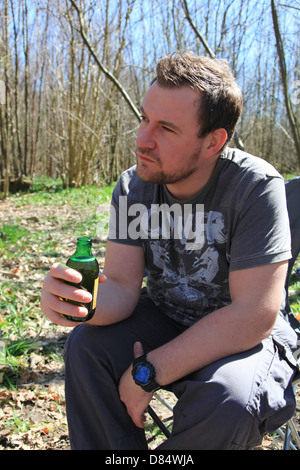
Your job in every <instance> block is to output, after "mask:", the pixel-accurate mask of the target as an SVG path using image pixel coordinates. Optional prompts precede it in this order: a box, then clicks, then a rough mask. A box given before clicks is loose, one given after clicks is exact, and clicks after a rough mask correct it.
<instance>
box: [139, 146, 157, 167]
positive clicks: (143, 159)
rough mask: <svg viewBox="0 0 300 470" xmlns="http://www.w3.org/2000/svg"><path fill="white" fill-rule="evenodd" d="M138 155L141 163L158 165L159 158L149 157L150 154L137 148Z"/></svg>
mask: <svg viewBox="0 0 300 470" xmlns="http://www.w3.org/2000/svg"><path fill="white" fill-rule="evenodd" d="M136 155H137V158H138V160H139V161H140V162H144V163H158V159H157V158H153V157H152V156H151V155H149V154H148V153H146V152H144V151H143V150H141V149H139V148H137V151H136Z"/></svg>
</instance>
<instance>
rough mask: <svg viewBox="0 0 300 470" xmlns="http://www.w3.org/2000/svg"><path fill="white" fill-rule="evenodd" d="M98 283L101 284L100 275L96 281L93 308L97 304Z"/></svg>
mask: <svg viewBox="0 0 300 470" xmlns="http://www.w3.org/2000/svg"><path fill="white" fill-rule="evenodd" d="M98 284H99V277H97V278H96V279H95V282H94V292H93V306H92V309H93V310H94V308H96V304H97V294H98Z"/></svg>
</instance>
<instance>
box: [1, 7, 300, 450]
mask: <svg viewBox="0 0 300 470" xmlns="http://www.w3.org/2000/svg"><path fill="white" fill-rule="evenodd" d="M299 33H300V0H289V1H288V0H287V1H285V0H281V1H279V0H276V1H275V0H164V1H158V0H0V450H2V449H5V450H8V449H14V450H15V449H69V448H70V444H69V438H68V431H67V420H66V414H65V396H64V364H63V358H62V354H63V345H64V343H65V340H66V338H67V336H68V334H69V329H68V328H63V327H57V326H56V325H53V324H52V323H51V322H49V321H48V320H47V319H46V317H45V316H44V315H43V314H42V312H41V310H40V306H39V302H40V293H41V288H42V283H43V279H44V277H45V275H46V272H48V270H49V266H51V264H53V263H54V262H55V261H58V260H59V261H63V262H64V261H66V260H67V258H68V257H69V256H70V254H71V253H72V252H73V251H74V248H75V243H76V237H77V236H79V235H83V234H90V235H91V236H92V237H93V252H94V254H95V255H96V257H97V259H98V261H99V264H100V267H101V268H102V267H103V263H104V256H105V249H106V232H107V225H108V217H109V201H110V198H111V194H112V190H113V187H114V182H115V181H116V180H117V178H118V176H119V175H120V173H121V172H122V171H123V170H124V169H126V168H127V167H129V166H131V165H132V164H134V163H135V138H136V132H137V129H138V126H139V111H138V108H139V106H140V104H141V102H142V99H143V96H144V94H145V92H146V90H147V88H148V86H149V84H150V81H151V80H152V77H153V75H154V71H155V63H156V61H157V60H158V59H159V58H160V57H161V56H163V55H165V54H169V53H171V52H173V51H176V50H185V49H190V50H192V51H194V52H195V53H197V54H204V55H210V56H216V57H219V58H225V59H227V60H228V62H229V64H230V66H231V69H232V71H233V73H234V75H235V76H236V77H237V81H238V83H239V85H240V87H241V89H242V92H243V96H244V109H243V114H242V117H241V119H240V122H239V125H238V128H237V133H236V135H235V138H234V140H233V141H232V144H231V145H232V146H238V147H241V148H244V149H245V150H246V151H248V152H250V153H253V154H255V155H258V156H260V157H262V158H264V159H266V160H268V161H270V162H271V163H272V164H273V165H274V166H275V167H276V168H277V169H278V170H279V171H280V172H281V173H282V174H284V176H285V177H286V178H288V179H290V178H292V177H293V176H295V175H299V174H300V173H299V170H300V137H299V134H300V128H299V119H300V63H299V62H300V60H299V58H300V54H299V53H300V42H299ZM295 267H298V270H299V268H300V262H299V260H298V261H297V263H296V265H295ZM296 272H297V271H295V272H294V273H293V274H292V277H291V284H290V289H289V294H290V300H291V308H292V311H293V312H294V314H295V315H296V316H299V318H300V295H299V293H300V278H299V277H297V276H296V274H295V273H296ZM166 398H168V400H172V397H170V396H167V397H166ZM154 406H155V408H156V410H158V412H159V415H160V416H161V417H162V418H164V419H165V420H166V419H168V418H169V417H168V415H166V413H168V412H169V410H168V409H166V408H165V407H162V408H161V409H160V408H159V404H158V403H156V404H154ZM167 422H168V423H169V424H168V425H170V421H167ZM296 423H297V428H298V429H300V396H299V392H297V412H296ZM146 433H147V434H148V437H149V442H150V444H149V445H150V448H155V447H156V445H158V443H159V442H161V439H162V438H163V437H162V435H161V434H160V433H159V432H158V430H157V429H156V428H155V427H154V426H153V423H152V422H151V419H149V417H148V420H147V429H146ZM278 446H279V448H281V447H282V442H281V443H278V434H276V435H274V436H267V437H266V439H265V440H264V441H263V445H262V448H265V449H274V448H278ZM280 446H281V447H280Z"/></svg>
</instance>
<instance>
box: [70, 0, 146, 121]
mask: <svg viewBox="0 0 300 470" xmlns="http://www.w3.org/2000/svg"><path fill="white" fill-rule="evenodd" d="M70 2H71V4H72V6H73V7H74V8H75V10H76V12H77V15H78V19H79V25H80V34H81V37H82V39H83V41H84V43H85V45H86V46H87V48H88V50H89V52H90V54H91V55H92V56H93V58H94V60H95V62H96V64H97V65H98V67H99V68H100V69H101V70H102V72H103V73H104V74H105V76H106V77H107V78H108V79H109V80H110V81H111V82H112V83H113V84H114V85H115V86H116V87H117V89H118V90H119V91H120V93H121V95H122V96H123V97H124V99H125V101H126V103H127V104H128V105H129V107H130V109H131V110H132V111H133V113H134V115H135V116H136V118H137V119H138V120H140V113H139V110H138V108H137V107H136V106H135V104H134V103H133V101H132V100H131V98H130V96H129V95H128V93H127V91H126V90H125V88H124V87H123V86H122V84H121V83H120V82H119V80H118V79H117V78H116V77H115V76H114V75H113V74H112V73H111V72H110V71H109V70H108V69H107V68H106V67H105V66H104V65H103V63H102V62H101V60H100V59H99V57H98V55H97V53H96V51H95V49H94V48H93V46H92V45H91V43H90V42H89V40H88V38H87V35H86V27H85V20H84V17H83V14H82V12H81V10H80V8H79V7H78V5H77V3H76V2H75V1H74V0H70Z"/></svg>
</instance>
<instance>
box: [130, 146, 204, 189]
mask: <svg viewBox="0 0 300 470" xmlns="http://www.w3.org/2000/svg"><path fill="white" fill-rule="evenodd" d="M143 154H144V155H147V154H148V155H149V158H153V156H152V155H150V153H149V152H148V153H145V152H143ZM198 159H199V151H197V152H195V153H193V154H192V155H190V156H189V157H187V158H186V159H185V165H184V167H183V168H181V169H180V170H178V171H177V172H174V173H172V172H171V171H170V172H166V171H163V170H162V169H160V170H159V169H158V170H157V171H147V169H148V167H149V166H150V165H152V164H150V165H148V164H147V162H140V161H138V159H137V166H136V173H137V175H138V176H139V177H140V178H141V179H142V180H143V181H146V182H148V183H153V184H160V185H166V184H169V185H171V184H176V183H181V182H183V181H184V180H186V179H187V178H189V177H190V176H191V175H192V174H193V173H194V172H195V171H196V169H197V166H196V163H197V162H198ZM155 163H156V164H157V166H158V167H159V168H162V164H161V160H160V159H159V158H158V157H155ZM144 170H145V171H144Z"/></svg>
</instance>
